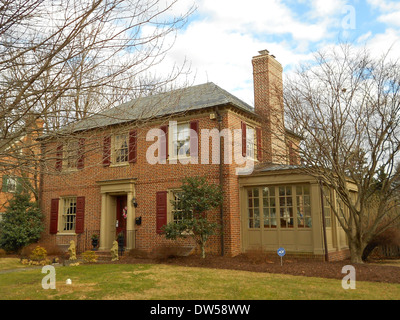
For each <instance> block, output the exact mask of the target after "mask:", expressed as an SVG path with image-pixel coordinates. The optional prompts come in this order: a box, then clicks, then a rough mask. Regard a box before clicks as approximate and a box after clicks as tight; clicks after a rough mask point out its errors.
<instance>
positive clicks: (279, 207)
mask: <svg viewBox="0 0 400 320" xmlns="http://www.w3.org/2000/svg"><path fill="white" fill-rule="evenodd" d="M305 186H308V190H309V194H306V193H304V189H303V188H304V187H305ZM265 187H268V188H274V190H275V191H274V195H273V196H270V195H268V196H266V195H265V194H264V193H263V189H264V188H265ZM297 187H303V188H302V193H301V194H298V192H297ZM281 188H283V191H284V192H283V193H280V189H281ZM255 189H257V190H258V196H254V190H255ZM288 189H290V191H289V190H288ZM250 190H252V191H251V194H252V196H251V197H250V198H249V191H250ZM287 191H288V192H289V193H288V192H287ZM304 196H306V197H307V201H306V202H305V203H304V201H303V200H304V199H303V198H304ZM302 197H303V198H302ZM271 198H273V199H274V201H273V205H272V204H271ZM288 198H290V199H288ZM311 198H312V194H311V185H309V184H284V185H262V186H255V187H248V188H247V190H246V219H247V222H246V223H247V228H249V229H255V230H260V229H264V230H311V229H312V227H313V216H312V206H311V204H312V199H311ZM299 199H300V200H299ZM250 201H251V206H250V205H249V203H250ZM265 201H267V203H265ZM306 207H307V208H309V210H310V211H309V212H310V215H306V216H305V218H307V219H308V220H307V221H308V222H310V224H308V225H306V224H304V225H299V223H298V209H300V212H303V211H305V208H306ZM272 209H273V211H274V213H275V215H274V216H273V215H272V214H271V215H270V214H269V213H270V211H269V210H272ZM289 210H291V212H292V215H290V214H288V211H289ZM264 212H268V216H265V214H264ZM266 218H267V219H266ZM272 219H274V223H273V224H272ZM270 220H271V221H270ZM266 221H268V224H266V223H265V222H266ZM275 223H276V224H275ZM282 223H284V225H283V224H282Z"/></svg>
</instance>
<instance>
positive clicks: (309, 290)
mask: <svg viewBox="0 0 400 320" xmlns="http://www.w3.org/2000/svg"><path fill="white" fill-rule="evenodd" d="M44 276H45V274H42V273H41V270H40V269H36V270H29V271H20V272H14V273H7V274H0V299H1V300H7V299H10V300H81V299H85V300H115V299H118V300H183V299H184V300H204V299H206V300H283V299H287V300H291V299H295V300H302V299H317V300H330V299H335V300H341V299H356V300H364V299H365V300H370V299H374V300H375V299H379V300H382V299H383V300H398V299H400V285H399V284H386V283H373V282H361V281H358V282H357V283H356V289H355V290H344V289H343V288H342V286H341V280H333V279H324V278H310V277H296V276H289V275H277V274H267V273H254V272H247V271H233V270H213V269H205V268H187V267H179V266H167V265H150V264H149V265H144V264H143V265H130V264H109V265H107V264H93V265H80V266H75V267H72V266H69V267H59V268H56V289H55V290H51V289H48V290H44V289H43V288H42V286H41V281H42V279H43V277H44ZM67 279H71V280H72V284H71V285H67V284H66V280H67Z"/></svg>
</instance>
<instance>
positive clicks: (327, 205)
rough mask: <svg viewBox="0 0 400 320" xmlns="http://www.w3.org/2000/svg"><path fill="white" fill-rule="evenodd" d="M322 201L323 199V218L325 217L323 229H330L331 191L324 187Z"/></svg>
mask: <svg viewBox="0 0 400 320" xmlns="http://www.w3.org/2000/svg"><path fill="white" fill-rule="evenodd" d="M323 195H324V197H323V199H324V216H325V227H327V228H330V227H331V226H332V218H331V203H332V198H331V191H330V189H329V188H327V187H324V190H323Z"/></svg>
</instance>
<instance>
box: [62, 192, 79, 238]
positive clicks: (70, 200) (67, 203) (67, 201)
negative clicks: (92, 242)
mask: <svg viewBox="0 0 400 320" xmlns="http://www.w3.org/2000/svg"><path fill="white" fill-rule="evenodd" d="M71 205H72V206H71ZM69 209H72V213H71V212H69V211H68V210H69ZM76 209H77V197H76V196H68V197H62V198H60V205H59V215H58V218H59V219H58V220H59V225H58V227H59V228H58V230H60V231H59V233H64V234H75V230H76ZM68 216H70V219H71V218H72V221H71V220H70V221H66V220H67V219H68ZM68 225H69V226H71V228H68V229H66V227H67V226H68Z"/></svg>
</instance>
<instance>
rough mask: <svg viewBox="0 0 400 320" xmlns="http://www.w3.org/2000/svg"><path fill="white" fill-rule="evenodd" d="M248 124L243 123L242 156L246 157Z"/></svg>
mask: <svg viewBox="0 0 400 320" xmlns="http://www.w3.org/2000/svg"><path fill="white" fill-rule="evenodd" d="M246 140H247V138H246V123H244V122H242V156H243V157H246V154H247V150H246V142H247V141H246Z"/></svg>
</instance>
